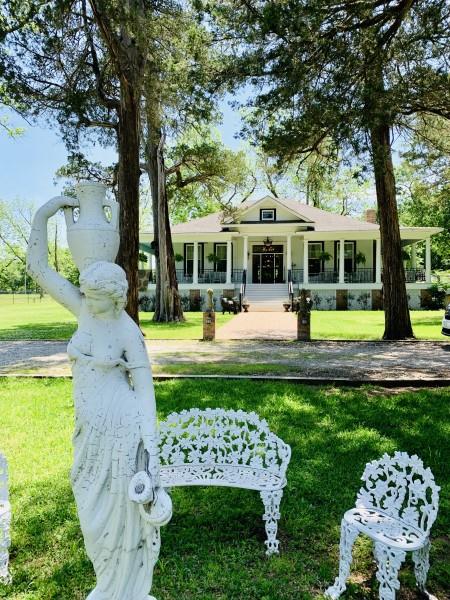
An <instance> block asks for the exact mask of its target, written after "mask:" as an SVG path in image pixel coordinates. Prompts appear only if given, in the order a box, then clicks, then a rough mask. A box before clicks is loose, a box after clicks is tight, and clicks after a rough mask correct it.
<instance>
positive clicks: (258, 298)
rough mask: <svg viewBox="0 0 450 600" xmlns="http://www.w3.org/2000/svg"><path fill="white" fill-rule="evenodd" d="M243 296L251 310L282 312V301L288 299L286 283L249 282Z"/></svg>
mask: <svg viewBox="0 0 450 600" xmlns="http://www.w3.org/2000/svg"><path fill="white" fill-rule="evenodd" d="M245 297H246V298H247V300H248V301H249V303H250V310H251V311H252V312H282V311H283V310H284V309H283V302H287V301H288V291H287V284H286V283H269V284H267V283H266V284H264V283H262V284H256V283H251V284H248V285H247V288H246V291H245Z"/></svg>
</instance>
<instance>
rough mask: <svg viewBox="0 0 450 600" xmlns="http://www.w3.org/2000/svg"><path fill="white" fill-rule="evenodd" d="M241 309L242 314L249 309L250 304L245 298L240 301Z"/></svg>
mask: <svg viewBox="0 0 450 600" xmlns="http://www.w3.org/2000/svg"><path fill="white" fill-rule="evenodd" d="M242 308H243V309H244V312H248V309H249V308H250V302H249V301H248V299H247V298H245V296H244V299H243V300H242Z"/></svg>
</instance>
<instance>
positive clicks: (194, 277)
mask: <svg viewBox="0 0 450 600" xmlns="http://www.w3.org/2000/svg"><path fill="white" fill-rule="evenodd" d="M192 283H195V284H197V283H198V242H194V265H193V269H192Z"/></svg>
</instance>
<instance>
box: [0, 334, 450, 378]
mask: <svg viewBox="0 0 450 600" xmlns="http://www.w3.org/2000/svg"><path fill="white" fill-rule="evenodd" d="M66 345H67V343H66V342H55V341H48V342H47V341H14V342H0V374H19V373H20V374H39V375H69V374H70V365H69V362H68V360H67V355H66ZM147 348H148V351H149V355H150V357H151V361H152V363H153V364H154V365H158V371H159V372H164V366H165V365H170V366H171V367H172V368H173V366H174V365H189V364H195V365H199V364H209V365H214V364H217V365H218V373H220V366H219V365H223V364H241V365H242V364H244V365H253V364H255V365H258V364H264V365H268V364H269V365H274V370H276V365H285V366H284V367H283V375H285V374H289V369H290V368H291V369H292V374H296V375H297V376H301V377H309V378H326V379H332V378H339V379H350V380H369V381H374V382H376V381H382V380H388V379H390V380H404V381H406V380H436V381H437V380H441V379H450V375H449V363H450V344H449V343H446V342H424V341H417V342H416V341H410V342H334V341H319V342H307V343H305V342H289V341H258V340H239V341H233V340H224V341H216V342H201V341H184V340H149V341H147Z"/></svg>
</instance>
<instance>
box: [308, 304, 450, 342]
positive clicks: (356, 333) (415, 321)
mask: <svg viewBox="0 0 450 600" xmlns="http://www.w3.org/2000/svg"><path fill="white" fill-rule="evenodd" d="M443 316H444V311H443V310H412V311H411V321H412V325H413V330H414V335H415V337H416V338H418V339H421V340H440V341H445V340H446V338H445V337H444V336H443V335H442V334H441V323H442V317H443ZM383 331H384V312H383V311H379V310H371V311H366V310H348V311H339V312H336V311H313V312H312V314H311V335H312V337H313V339H319V340H326V339H329V340H378V339H380V338H381V337H382V335H383Z"/></svg>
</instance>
